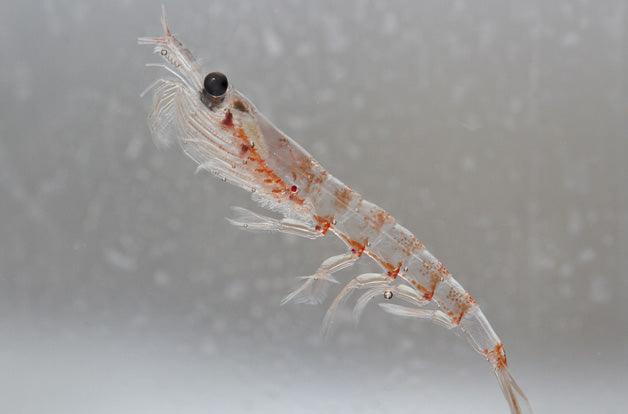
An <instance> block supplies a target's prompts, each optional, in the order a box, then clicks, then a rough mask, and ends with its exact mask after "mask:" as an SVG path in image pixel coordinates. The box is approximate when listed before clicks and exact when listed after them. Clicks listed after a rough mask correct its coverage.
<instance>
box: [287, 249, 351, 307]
mask: <svg viewBox="0 0 628 414" xmlns="http://www.w3.org/2000/svg"><path fill="white" fill-rule="evenodd" d="M357 259H358V257H357V256H356V255H355V254H353V253H345V254H339V255H338V256H332V257H330V258H329V259H327V260H325V261H324V262H323V263H322V264H321V265H320V266H319V268H318V270H317V271H316V273H314V274H313V275H310V276H301V277H300V278H301V279H305V282H303V284H302V285H301V286H300V287H299V288H298V289H296V290H295V291H293V292H292V293H290V294H289V295H288V296H286V297H285V298H284V299H283V300H282V301H281V304H282V305H284V304H286V303H288V302H290V301H294V302H295V303H307V304H313V305H316V304H319V303H321V302H323V300H325V297H326V296H327V289H328V288H329V284H330V283H338V282H337V281H336V279H334V278H333V276H332V274H333V273H335V272H337V271H339V270H342V269H344V268H346V267H349V266H351V265H352V264H354V263H355V262H356V260H357Z"/></svg>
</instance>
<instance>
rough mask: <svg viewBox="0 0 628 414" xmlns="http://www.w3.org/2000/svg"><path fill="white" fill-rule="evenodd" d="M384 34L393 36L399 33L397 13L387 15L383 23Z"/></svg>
mask: <svg viewBox="0 0 628 414" xmlns="http://www.w3.org/2000/svg"><path fill="white" fill-rule="evenodd" d="M381 27H382V33H383V34H385V35H392V34H395V33H397V29H398V28H399V22H398V21H397V15H396V14H395V13H392V12H389V13H386V15H385V16H384V19H383V22H382V26H381Z"/></svg>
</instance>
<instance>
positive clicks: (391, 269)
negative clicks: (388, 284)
mask: <svg viewBox="0 0 628 414" xmlns="http://www.w3.org/2000/svg"><path fill="white" fill-rule="evenodd" d="M384 267H385V268H386V271H387V273H388V276H390V277H391V278H393V279H396V278H397V275H399V270H401V263H399V264H398V265H397V267H395V265H393V264H392V263H384Z"/></svg>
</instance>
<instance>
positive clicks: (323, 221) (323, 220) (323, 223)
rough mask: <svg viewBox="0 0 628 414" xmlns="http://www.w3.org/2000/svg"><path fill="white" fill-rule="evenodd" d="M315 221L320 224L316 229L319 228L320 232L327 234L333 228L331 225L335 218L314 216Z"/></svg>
mask: <svg viewBox="0 0 628 414" xmlns="http://www.w3.org/2000/svg"><path fill="white" fill-rule="evenodd" d="M314 220H316V222H317V223H318V225H317V226H316V227H319V229H320V232H321V233H323V234H326V233H327V231H328V230H329V228H330V227H331V223H332V222H333V221H334V218H333V217H331V216H325V217H321V216H314Z"/></svg>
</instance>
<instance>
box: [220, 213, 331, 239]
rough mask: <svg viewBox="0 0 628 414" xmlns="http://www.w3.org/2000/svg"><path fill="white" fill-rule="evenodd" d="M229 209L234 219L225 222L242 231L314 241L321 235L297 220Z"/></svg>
mask: <svg viewBox="0 0 628 414" xmlns="http://www.w3.org/2000/svg"><path fill="white" fill-rule="evenodd" d="M231 209H232V210H233V212H234V213H235V217H234V218H227V221H229V223H231V224H233V225H234V226H237V227H240V228H242V229H244V230H249V231H254V232H270V233H275V232H276V233H286V234H292V235H295V236H301V237H306V238H308V239H316V238H318V237H321V236H322V235H323V234H322V233H321V232H320V231H317V230H315V229H314V228H313V227H312V226H309V225H308V224H307V223H304V222H301V221H298V220H293V219H287V218H284V219H281V220H278V219H275V218H272V217H267V216H263V215H261V214H258V213H254V212H253V211H251V210H247V209H245V208H242V207H231Z"/></svg>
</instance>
